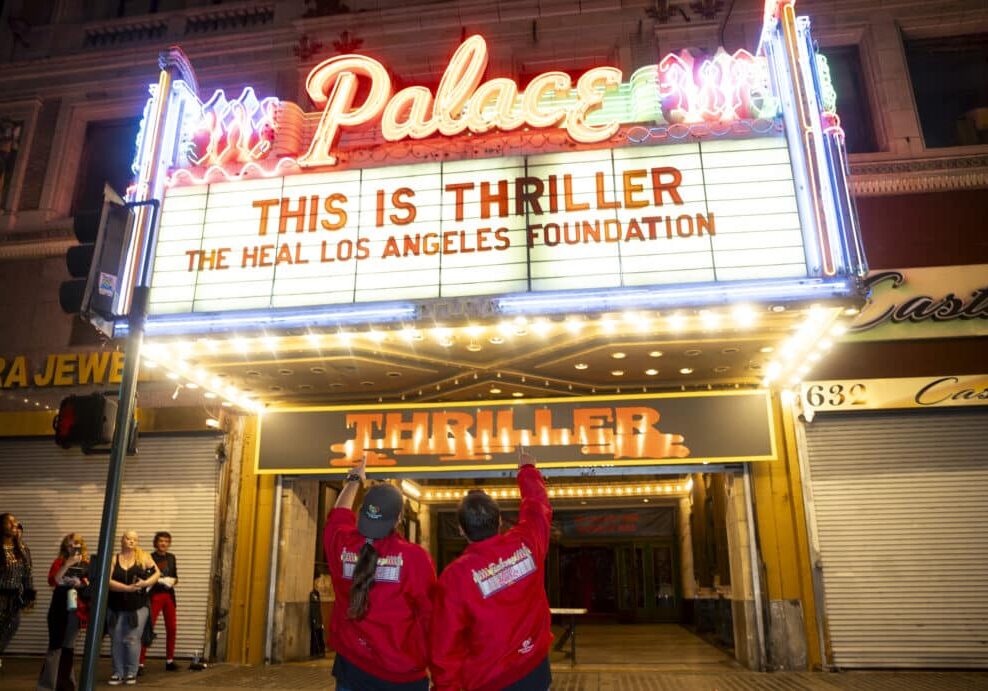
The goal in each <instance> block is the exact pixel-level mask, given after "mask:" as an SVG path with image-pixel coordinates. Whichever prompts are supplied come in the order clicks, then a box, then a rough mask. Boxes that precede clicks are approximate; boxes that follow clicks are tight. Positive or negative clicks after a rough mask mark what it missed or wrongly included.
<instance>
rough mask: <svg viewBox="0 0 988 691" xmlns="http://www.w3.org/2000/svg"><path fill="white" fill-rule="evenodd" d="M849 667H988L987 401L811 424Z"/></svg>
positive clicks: (843, 658)
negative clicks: (980, 406)
mask: <svg viewBox="0 0 988 691" xmlns="http://www.w3.org/2000/svg"><path fill="white" fill-rule="evenodd" d="M805 432H806V441H807V451H808V461H809V463H808V466H809V478H808V481H809V483H810V489H811V494H812V502H813V510H814V512H815V526H816V531H817V536H818V540H819V548H820V557H821V566H822V574H823V587H824V597H825V606H826V614H827V625H828V628H829V634H830V641H831V646H832V650H833V663H834V665H835V666H837V667H841V668H864V667H889V668H908V667H914V668H915V667H927V668H988V410H976V411H972V410H953V411H935V412H934V411H923V412H911V411H901V412H897V413H867V414H865V413H858V414H853V415H833V416H828V415H818V416H817V417H816V419H815V420H814V421H813V422H812V423H809V424H807V425H806V426H805Z"/></svg>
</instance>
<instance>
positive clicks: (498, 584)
mask: <svg viewBox="0 0 988 691" xmlns="http://www.w3.org/2000/svg"><path fill="white" fill-rule="evenodd" d="M533 573H535V558H534V557H532V551H531V550H530V549H528V547H526V546H525V545H522V546H521V549H519V550H518V551H517V552H515V553H514V554H512V555H511V556H510V557H508V558H507V559H499V560H498V562H497V563H496V564H493V563H492V564H488V565H487V566H485V567H484V568H482V569H478V570H477V571H474V572H473V581H474V583H476V584H477V587H478V588H480V594H481V595H483V596H484V598H485V599H486V598H488V597H490V596H491V595H493V594H494V593H496V592H498V591H500V590H504V589H505V588H507V587H508V586H509V585H512V584H514V583H517V582H518V581H520V580H521V579H523V578H525V577H526V576H529V575H531V574H533Z"/></svg>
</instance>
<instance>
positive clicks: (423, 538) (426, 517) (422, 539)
mask: <svg viewBox="0 0 988 691" xmlns="http://www.w3.org/2000/svg"><path fill="white" fill-rule="evenodd" d="M418 507H419V529H420V530H421V531H422V534H421V535H419V544H420V545H422V549H424V550H425V551H426V552H428V553H429V554H432V511H433V509H432V507H430V506H429V505H428V504H426V503H425V502H420V503H419V505H418Z"/></svg>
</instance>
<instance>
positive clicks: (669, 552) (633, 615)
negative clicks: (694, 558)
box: [615, 542, 679, 623]
mask: <svg viewBox="0 0 988 691" xmlns="http://www.w3.org/2000/svg"><path fill="white" fill-rule="evenodd" d="M615 553H616V554H615V556H616V559H615V569H616V571H617V579H616V580H617V614H618V620H619V621H622V622H639V623H644V622H677V621H678V620H679V593H678V591H679V588H678V579H677V578H676V573H677V571H676V565H675V559H674V551H673V546H672V544H670V543H664V542H645V543H637V542H636V543H630V544H624V545H620V546H619V547H617V548H616V549H615Z"/></svg>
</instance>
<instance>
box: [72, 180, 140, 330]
mask: <svg viewBox="0 0 988 691" xmlns="http://www.w3.org/2000/svg"><path fill="white" fill-rule="evenodd" d="M133 218H134V214H133V212H132V211H131V209H130V207H128V206H127V205H126V203H125V202H124V200H123V199H121V197H120V195H119V194H117V193H116V192H114V191H113V188H111V187H110V186H109V185H106V186H105V188H104V190H103V206H102V207H101V208H100V209H98V210H93V211H84V212H81V213H78V214H76V215H75V217H74V219H73V230H74V231H75V236H76V239H78V240H79V242H80V243H81V244H79V245H77V246H75V247H70V248H69V249H68V252H66V254H65V264H66V266H67V267H68V270H69V275H70V276H72V279H71V280H68V281H65V282H63V283H62V285H61V286H59V289H58V303H59V304H60V305H61V307H62V310H63V311H64V312H66V313H67V314H80V315H82V316H83V317H85V318H90V317H93V316H96V317H99V318H101V319H103V320H107V321H112V320H113V317H114V302H115V298H116V295H117V292H118V289H119V288H118V283H119V280H120V276H121V271H122V269H123V262H124V260H125V259H126V256H127V241H128V240H129V237H130V230H131V227H132V226H133Z"/></svg>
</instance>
